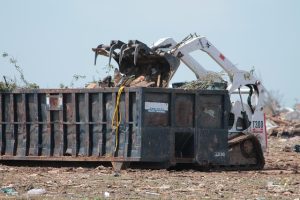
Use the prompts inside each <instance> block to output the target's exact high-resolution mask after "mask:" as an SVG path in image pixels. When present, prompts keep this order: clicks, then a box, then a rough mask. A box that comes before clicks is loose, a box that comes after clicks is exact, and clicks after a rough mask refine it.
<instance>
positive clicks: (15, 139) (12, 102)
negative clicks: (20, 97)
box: [9, 93, 18, 156]
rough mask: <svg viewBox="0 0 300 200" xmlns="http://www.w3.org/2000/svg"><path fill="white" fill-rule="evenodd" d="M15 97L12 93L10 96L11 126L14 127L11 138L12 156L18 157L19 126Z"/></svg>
mask: <svg viewBox="0 0 300 200" xmlns="http://www.w3.org/2000/svg"><path fill="white" fill-rule="evenodd" d="M14 97H15V95H14V94H13V93H12V94H10V110H11V111H10V113H9V114H11V118H10V124H11V127H12V136H11V137H10V138H11V139H12V140H11V143H13V144H11V148H12V149H11V151H12V155H14V156H15V155H16V153H17V148H18V124H16V123H15V121H16V120H15V118H16V115H17V109H16V105H15V98H14Z"/></svg>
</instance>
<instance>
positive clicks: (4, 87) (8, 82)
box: [0, 52, 39, 91]
mask: <svg viewBox="0 0 300 200" xmlns="http://www.w3.org/2000/svg"><path fill="white" fill-rule="evenodd" d="M2 57H3V58H8V59H9V63H10V64H11V65H12V66H13V67H14V69H15V70H16V71H17V72H18V73H19V76H20V80H21V81H22V83H23V85H19V84H18V83H17V80H16V79H15V80H12V79H10V78H9V77H7V76H3V79H4V82H3V81H0V91H12V90H14V89H17V88H30V89H37V88H39V86H38V85H37V84H36V83H31V82H29V81H27V80H26V79H25V76H24V73H23V70H22V68H21V67H20V66H19V65H18V61H17V59H15V58H14V57H12V56H9V54H8V53H6V52H3V53H2Z"/></svg>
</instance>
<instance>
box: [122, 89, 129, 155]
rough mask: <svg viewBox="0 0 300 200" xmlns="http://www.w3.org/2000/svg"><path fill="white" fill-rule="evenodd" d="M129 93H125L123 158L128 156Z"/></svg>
mask: <svg viewBox="0 0 300 200" xmlns="http://www.w3.org/2000/svg"><path fill="white" fill-rule="evenodd" d="M129 112H130V110H129V91H128V90H127V91H125V141H124V155H123V156H124V157H125V158H126V157H127V155H128V143H129V130H130V129H129V126H130V125H129Z"/></svg>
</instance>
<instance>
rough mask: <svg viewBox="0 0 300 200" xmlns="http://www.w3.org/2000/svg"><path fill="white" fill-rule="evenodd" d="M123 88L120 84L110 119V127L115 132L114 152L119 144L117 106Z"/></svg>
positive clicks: (119, 117) (119, 118)
mask: <svg viewBox="0 0 300 200" xmlns="http://www.w3.org/2000/svg"><path fill="white" fill-rule="evenodd" d="M124 88H125V86H121V87H120V88H119V91H118V96H117V102H116V106H115V110H114V114H113V118H112V121H111V127H112V128H114V129H115V134H116V140H115V150H114V152H116V151H117V148H118V144H119V126H120V123H121V114H120V116H119V106H120V98H121V94H122V91H123V90H124Z"/></svg>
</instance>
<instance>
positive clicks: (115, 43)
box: [108, 40, 125, 65]
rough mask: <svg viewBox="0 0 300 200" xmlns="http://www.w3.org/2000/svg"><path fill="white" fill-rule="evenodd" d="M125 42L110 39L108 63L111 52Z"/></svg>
mask: <svg viewBox="0 0 300 200" xmlns="http://www.w3.org/2000/svg"><path fill="white" fill-rule="evenodd" d="M124 44H125V43H124V42H122V41H120V40H112V41H111V42H110V46H111V47H110V50H109V61H108V64H109V65H110V62H111V57H112V54H113V53H114V51H115V49H120V48H121V47H122V46H123V45H124Z"/></svg>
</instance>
